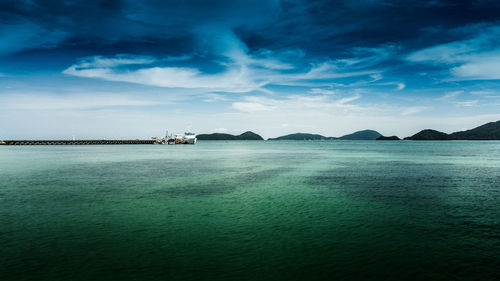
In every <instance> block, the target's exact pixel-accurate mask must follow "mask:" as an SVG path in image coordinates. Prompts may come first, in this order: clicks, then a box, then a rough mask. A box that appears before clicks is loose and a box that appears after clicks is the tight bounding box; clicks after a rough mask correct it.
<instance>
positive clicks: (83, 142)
mask: <svg viewBox="0 0 500 281" xmlns="http://www.w3.org/2000/svg"><path fill="white" fill-rule="evenodd" d="M154 143H155V141H154V140H4V141H0V145H103V144H154Z"/></svg>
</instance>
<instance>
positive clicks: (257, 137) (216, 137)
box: [196, 131, 264, 140]
mask: <svg viewBox="0 0 500 281" xmlns="http://www.w3.org/2000/svg"><path fill="white" fill-rule="evenodd" d="M196 138H197V139H198V140H264V139H263V138H262V137H261V136H260V135H258V134H256V133H254V132H251V131H246V132H244V133H243V134H241V135H236V136H235V135H231V134H223V133H213V134H200V135H197V136H196Z"/></svg>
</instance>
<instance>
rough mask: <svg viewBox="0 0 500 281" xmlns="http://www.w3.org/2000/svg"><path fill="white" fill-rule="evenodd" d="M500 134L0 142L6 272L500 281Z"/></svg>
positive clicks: (1, 270)
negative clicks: (499, 138) (483, 137)
mask: <svg viewBox="0 0 500 281" xmlns="http://www.w3.org/2000/svg"><path fill="white" fill-rule="evenodd" d="M499 222H500V142H495V141H490V142H481V141H474V142H466V141H453V142H412V141H404V142H403V141H401V142H375V141H332V142H319V141H318V142H315V141H309V142H308V141H291V142H286V141H276V142H270V141H267V142H264V141H256V142H252V141H247V142H244V141H241V142H236V141H233V142H222V141H200V142H198V144H196V145H194V146H188V145H185V146H183V145H175V146H173V145H171V146H162V145H105V146H0V280H2V281H10V280H494V279H498V278H499V277H500V224H499Z"/></svg>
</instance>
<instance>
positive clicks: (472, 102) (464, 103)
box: [455, 100, 478, 107]
mask: <svg viewBox="0 0 500 281" xmlns="http://www.w3.org/2000/svg"><path fill="white" fill-rule="evenodd" d="M477 103H478V100H466V101H456V102H455V104H456V105H458V106H464V107H470V106H475V105H477Z"/></svg>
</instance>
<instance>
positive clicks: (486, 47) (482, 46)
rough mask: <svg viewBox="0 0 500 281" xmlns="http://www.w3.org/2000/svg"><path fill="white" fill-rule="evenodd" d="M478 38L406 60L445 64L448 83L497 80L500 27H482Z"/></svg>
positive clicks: (423, 50) (499, 62) (448, 45)
mask: <svg viewBox="0 0 500 281" xmlns="http://www.w3.org/2000/svg"><path fill="white" fill-rule="evenodd" d="M478 28H481V30H480V32H478V34H480V35H478V36H476V37H474V38H471V39H468V40H462V41H455V42H451V43H446V44H442V45H438V46H434V47H430V48H426V49H422V50H419V51H416V52H414V53H412V54H410V55H409V56H407V57H406V59H407V60H408V61H410V62H416V63H429V64H434V65H441V64H444V65H447V66H449V67H450V74H451V75H452V76H453V79H451V80H457V81H462V80H497V79H500V67H498V65H500V48H499V47H498V42H497V40H498V37H499V36H500V27H498V26H494V27H484V26H479V27H478Z"/></svg>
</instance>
